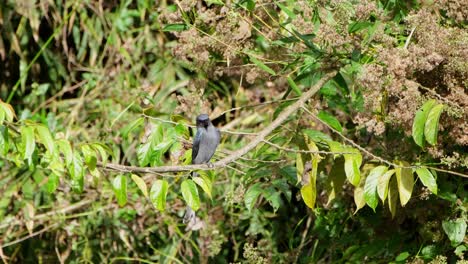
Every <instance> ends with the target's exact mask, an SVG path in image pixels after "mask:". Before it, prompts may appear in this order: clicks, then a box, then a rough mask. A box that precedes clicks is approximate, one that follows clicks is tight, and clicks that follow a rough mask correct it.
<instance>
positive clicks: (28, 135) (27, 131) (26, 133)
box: [21, 125, 36, 160]
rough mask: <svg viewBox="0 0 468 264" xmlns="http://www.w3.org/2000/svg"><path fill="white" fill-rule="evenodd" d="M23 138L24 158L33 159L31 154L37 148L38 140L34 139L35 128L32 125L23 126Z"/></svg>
mask: <svg viewBox="0 0 468 264" xmlns="http://www.w3.org/2000/svg"><path fill="white" fill-rule="evenodd" d="M21 140H22V143H23V146H24V150H23V159H27V160H31V156H32V154H33V153H34V149H35V148H36V141H35V139H34V128H33V127H31V126H26V125H25V126H22V127H21Z"/></svg>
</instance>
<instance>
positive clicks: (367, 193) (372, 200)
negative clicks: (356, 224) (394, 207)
mask: <svg viewBox="0 0 468 264" xmlns="http://www.w3.org/2000/svg"><path fill="white" fill-rule="evenodd" d="M387 170H388V168H387V167H386V166H378V167H375V168H374V169H372V170H371V171H370V172H369V175H367V178H366V183H365V184H364V200H365V201H366V203H367V205H369V207H370V208H372V210H374V212H375V208H376V207H377V205H378V203H379V199H378V197H377V185H378V182H379V179H380V178H381V177H382V175H383V174H384V173H385V172H387Z"/></svg>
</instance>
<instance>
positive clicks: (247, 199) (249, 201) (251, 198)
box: [244, 183, 262, 212]
mask: <svg viewBox="0 0 468 264" xmlns="http://www.w3.org/2000/svg"><path fill="white" fill-rule="evenodd" d="M261 193H262V188H261V187H260V184H259V183H256V184H254V185H252V186H250V188H249V189H248V190H247V192H246V193H245V195H244V204H245V207H246V208H247V210H249V212H252V208H253V207H254V205H255V202H257V198H258V196H259V195H260V194H261Z"/></svg>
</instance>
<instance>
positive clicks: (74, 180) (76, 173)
mask: <svg viewBox="0 0 468 264" xmlns="http://www.w3.org/2000/svg"><path fill="white" fill-rule="evenodd" d="M68 171H69V172H70V176H71V187H72V189H73V191H75V192H77V193H81V192H82V191H83V187H84V172H85V170H84V168H83V158H82V157H81V155H80V154H79V153H78V152H77V151H75V152H74V153H73V158H72V162H71V164H70V165H69V167H68Z"/></svg>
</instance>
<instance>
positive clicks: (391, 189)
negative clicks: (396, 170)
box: [388, 177, 398, 219]
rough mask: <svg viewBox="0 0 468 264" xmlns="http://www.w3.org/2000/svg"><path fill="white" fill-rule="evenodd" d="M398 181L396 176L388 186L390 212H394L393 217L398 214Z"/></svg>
mask: <svg viewBox="0 0 468 264" xmlns="http://www.w3.org/2000/svg"><path fill="white" fill-rule="evenodd" d="M397 200H398V182H397V180H396V179H395V177H393V178H391V179H390V183H389V186H388V208H389V209H390V213H391V214H392V219H393V218H394V217H395V214H396V205H397V203H398V201H397Z"/></svg>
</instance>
